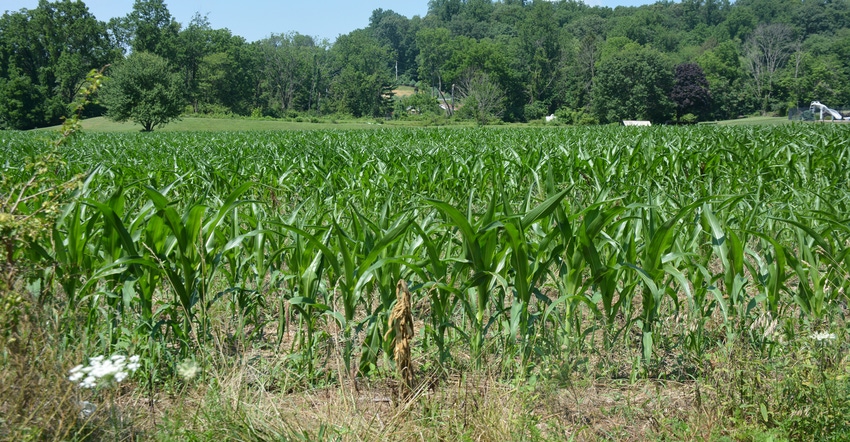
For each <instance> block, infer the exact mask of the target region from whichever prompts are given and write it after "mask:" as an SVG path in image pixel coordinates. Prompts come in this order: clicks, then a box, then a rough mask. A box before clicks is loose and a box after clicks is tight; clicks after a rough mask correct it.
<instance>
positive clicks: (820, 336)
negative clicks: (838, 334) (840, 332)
mask: <svg viewBox="0 0 850 442" xmlns="http://www.w3.org/2000/svg"><path fill="white" fill-rule="evenodd" d="M812 339H814V340H815V341H818V342H822V341H831V340H833V339H835V333H827V332H815V334H813V335H812Z"/></svg>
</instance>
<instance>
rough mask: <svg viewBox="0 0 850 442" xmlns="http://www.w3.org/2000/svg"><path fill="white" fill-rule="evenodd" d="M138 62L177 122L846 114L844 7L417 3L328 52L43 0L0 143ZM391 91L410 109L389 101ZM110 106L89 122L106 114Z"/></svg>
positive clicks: (29, 14)
mask: <svg viewBox="0 0 850 442" xmlns="http://www.w3.org/2000/svg"><path fill="white" fill-rule="evenodd" d="M143 54H144V55H143ZM141 57H144V60H143V61H142V62H139V61H137V63H141V64H142V65H145V66H154V65H155V66H158V69H160V70H158V71H151V72H152V73H151V75H154V76H155V77H158V78H160V79H163V78H167V81H165V80H163V84H165V86H162V87H163V88H164V89H161V90H160V95H164V96H165V98H166V99H167V101H168V102H170V103H171V105H172V107H176V109H177V110H176V112H183V113H197V114H234V115H245V116H270V117H291V116H294V115H304V114H310V115H327V114H345V115H351V116H354V117H388V116H393V117H396V118H408V117H409V115H411V114H418V115H422V114H428V113H431V114H433V115H449V116H454V117H457V118H474V119H477V120H479V121H481V122H487V121H492V120H495V119H501V120H504V121H511V122H514V121H532V120H538V119H541V118H542V117H544V116H546V115H550V114H555V115H557V116H558V117H559V119H560V120H561V121H565V122H567V123H573V124H586V123H608V122H614V121H618V120H621V119H649V120H653V121H668V120H675V121H681V122H692V121H696V120H708V119H726V118H734V117H736V116H738V115H744V114H754V113H763V114H765V113H772V114H777V115H782V114H784V113H785V112H787V111H788V109H790V108H792V107H797V106H806V105H807V104H808V103H809V102H810V101H812V100H820V101H822V102H824V103H827V104H829V105H831V106H832V107H839V106H842V105H846V104H848V103H850V81H848V79H850V75H848V74H850V0H802V1H801V0H738V1H736V2H734V3H731V2H730V1H728V0H682V1H681V2H677V3H676V2H672V1H659V2H657V3H655V4H652V5H646V6H640V7H617V8H613V9H612V8H608V7H598V6H588V5H586V4H584V3H582V2H579V1H574V0H560V1H539V0H538V1H533V2H532V1H523V0H502V1H499V2H493V1H491V0H431V1H429V3H428V13H427V14H426V15H425V16H424V17H420V16H414V17H412V18H407V17H404V16H402V15H400V14H398V13H396V12H393V11H391V10H383V9H377V10H374V11H372V13H371V16H370V18H369V25H368V26H367V27H366V28H364V29H358V30H355V31H353V32H350V33H348V34H345V35H340V36H339V37H338V38H337V39H336V40H335V41H334V42H333V43H331V42H329V41H326V40H318V39H316V38H313V37H310V36H306V35H302V34H299V33H295V32H290V33H282V34H271V35H270V36H269V37H267V38H264V39H262V40H259V41H255V42H248V41H246V40H245V39H244V38H242V37H240V36H237V35H233V34H232V33H231V32H230V31H229V30H227V29H214V28H213V27H212V26H211V25H210V23H209V21H208V20H207V18H206V17H204V16H202V15H199V14H196V16H195V17H194V18H192V20H191V21H190V22H189V23H188V24H186V25H182V24H180V23H178V22H177V21H176V20H175V19H174V18H173V17H172V16H171V14H170V12H169V11H168V8H167V5H166V4H165V3H164V1H163V0H136V1H135V3H134V5H133V9H132V11H130V12H129V13H128V14H127V15H126V16H123V17H116V18H112V19H111V20H109V21H108V22H103V21H99V20H97V19H96V18H95V17H94V16H93V15H92V14H91V13H90V12H89V10H88V8H87V7H86V5H85V3H84V2H82V1H71V0H60V1H55V2H49V1H47V0H40V2H39V4H38V6H37V7H36V8H35V9H23V10H20V11H16V12H8V13H6V14H4V15H3V16H2V18H0V127H2V128H12V129H29V128H34V127H41V126H48V125H53V124H58V123H59V122H60V121H61V119H62V118H63V116H65V115H66V114H67V113H68V106H69V103H72V102H73V100H74V98H75V96H76V94H77V92H78V90H79V88H80V87H81V86H82V85H83V82H84V79H85V76H86V73H87V72H89V71H90V70H91V69H93V68H101V67H103V66H106V65H110V66H111V68H110V69H109V70H107V75H110V72H113V71H116V70H119V69H120V67H121V66H122V65H126V64H127V63H131V59H133V58H141ZM134 78H135V79H132V80H127V81H134V82H136V83H144V81H142V80H140V79H139V78H138V77H134ZM107 85H108V83H107ZM399 85H408V86H414V87H415V88H416V91H417V92H418V93H417V94H414V95H412V96H405V97H403V98H399V99H393V97H392V91H393V89H394V88H396V87H398V86H399ZM108 90H109V87H106V88H105V91H108ZM110 102H111V103H113V104H112V105H114V106H117V104H114V103H116V101H115V99H114V97H113V99H112V100H111V101H110V100H104V101H103V102H102V103H101V106H91V107H89V108H88V110H87V112H88V114H89V115H90V116H91V115H99V114H103V113H104V112H106V111H107V110H108V109H107V108H106V107H104V106H103V104H106V105H107V107H108V106H109V105H110ZM440 105H442V106H440Z"/></svg>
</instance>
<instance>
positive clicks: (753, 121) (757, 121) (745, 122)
mask: <svg viewBox="0 0 850 442" xmlns="http://www.w3.org/2000/svg"><path fill="white" fill-rule="evenodd" d="M716 123H717V124H719V125H722V126H749V125H754V126H773V125H778V124H789V123H792V121H791V120H789V119H788V118H787V117H747V118H738V119H735V120H724V121H717V122H716Z"/></svg>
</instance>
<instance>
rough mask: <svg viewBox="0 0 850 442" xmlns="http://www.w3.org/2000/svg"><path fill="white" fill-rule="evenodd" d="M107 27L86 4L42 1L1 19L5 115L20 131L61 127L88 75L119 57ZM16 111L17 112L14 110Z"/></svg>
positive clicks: (0, 64) (67, 0) (0, 57)
mask: <svg viewBox="0 0 850 442" xmlns="http://www.w3.org/2000/svg"><path fill="white" fill-rule="evenodd" d="M118 55H119V54H118V52H117V51H116V50H115V47H114V46H113V45H112V43H111V42H110V40H109V37H108V35H107V32H106V25H105V24H104V23H103V22H100V21H98V20H96V19H95V17H94V16H93V15H92V14H91V13H90V12H89V10H88V8H87V7H86V5H85V4H84V3H82V2H72V1H70V0H63V1H57V2H52V3H51V2H48V1H46V0H41V1H39V3H38V7H36V8H35V9H30V10H27V9H22V10H20V11H17V12H11V13H6V14H4V15H3V16H2V18H0V79H5V81H4V83H5V84H4V85H3V88H2V89H3V91H2V92H0V93H2V97H0V100H2V101H7V102H6V103H4V104H3V105H2V107H3V108H4V111H5V112H12V113H10V114H6V115H0V119H2V120H4V121H5V123H4V124H6V125H11V126H10V127H14V128H18V129H29V128H32V127H38V126H46V125H52V124H57V123H58V122H59V118H60V117H61V116H63V115H65V113H66V111H65V109H63V107H64V106H65V105H67V104H69V103H71V102H72V101H73V100H74V98H76V95H77V92H78V91H79V87H80V85H81V84H82V82H83V80H84V79H85V76H86V73H88V72H89V71H90V70H91V69H93V68H101V67H103V66H104V65H106V64H108V63H110V62H111V61H112V60H114V59H115V58H116V57H117V56H118ZM12 109H14V110H12Z"/></svg>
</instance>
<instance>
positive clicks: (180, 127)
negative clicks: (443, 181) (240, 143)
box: [48, 117, 381, 132]
mask: <svg viewBox="0 0 850 442" xmlns="http://www.w3.org/2000/svg"><path fill="white" fill-rule="evenodd" d="M82 124H83V130H86V131H92V132H139V131H141V130H142V126H140V125H138V124H133V123H116V122H114V121H110V120H108V119H106V118H105V117H97V118H90V119H87V120H83V122H82ZM380 126H381V125H380V124H375V123H373V122H366V121H341V122H339V123H331V122H328V121H322V122H319V123H310V122H300V123H299V122H294V121H285V120H252V119H247V118H245V119H243V118H192V117H184V118H182V119H181V120H180V121H175V122H173V123H170V124H168V125H166V126H164V127H161V128H156V129H155V130H154V131H155V132H190V131H201V132H206V131H252V130H273V131H274V130H316V129H369V128H376V127H380ZM48 129H55V128H48Z"/></svg>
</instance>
